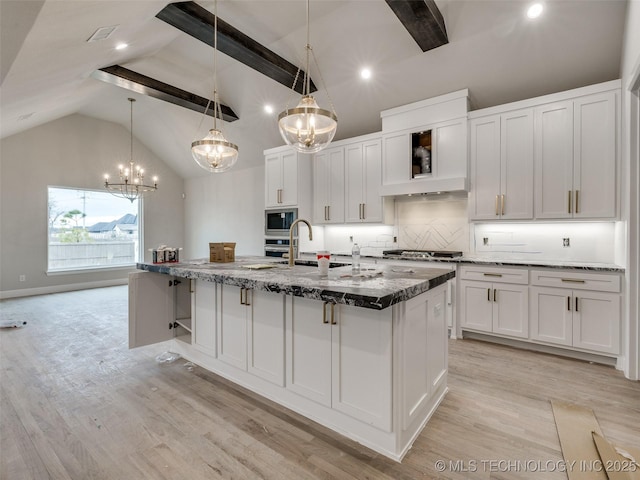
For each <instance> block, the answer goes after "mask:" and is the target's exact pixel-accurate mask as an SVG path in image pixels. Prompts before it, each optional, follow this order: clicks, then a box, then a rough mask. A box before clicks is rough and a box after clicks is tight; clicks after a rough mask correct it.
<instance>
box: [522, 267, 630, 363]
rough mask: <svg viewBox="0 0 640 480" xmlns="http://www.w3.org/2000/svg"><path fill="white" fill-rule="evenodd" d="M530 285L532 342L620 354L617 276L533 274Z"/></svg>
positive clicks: (538, 272)
mask: <svg viewBox="0 0 640 480" xmlns="http://www.w3.org/2000/svg"><path fill="white" fill-rule="evenodd" d="M531 284H532V286H531V290H530V294H531V339H532V340H534V341H538V342H543V343H550V344H556V345H564V346H568V347H573V348H577V349H584V350H591V351H594V352H598V353H605V354H618V353H620V303H621V298H620V294H619V293H618V292H619V291H620V277H619V276H618V275H606V274H597V273H575V272H569V271H564V272H563V271H553V272H546V271H532V272H531ZM563 287H564V288H563Z"/></svg>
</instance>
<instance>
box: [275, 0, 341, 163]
mask: <svg viewBox="0 0 640 480" xmlns="http://www.w3.org/2000/svg"><path fill="white" fill-rule="evenodd" d="M305 50H306V68H305V71H304V77H303V79H302V82H303V84H302V98H301V99H300V103H298V105H297V106H296V107H295V108H287V109H286V110H285V111H283V112H282V113H281V114H280V115H278V128H279V129H280V135H282V138H283V139H284V141H285V142H286V143H287V145H291V146H292V147H293V148H294V149H295V150H296V151H298V152H302V153H315V152H319V151H320V150H322V149H323V148H325V147H326V146H327V145H329V144H330V143H331V140H333V136H334V135H335V134H336V128H337V127H338V117H337V116H336V114H335V109H334V108H333V105H331V111H329V110H325V109H322V108H320V107H319V106H318V104H317V103H316V101H315V99H314V98H313V96H312V95H311V93H310V88H309V87H310V84H311V78H310V76H309V57H310V56H313V62H314V63H315V65H316V68H317V69H318V73H319V72H320V69H319V68H318V62H317V61H316V57H315V55H314V54H313V50H312V48H311V44H310V43H309V0H307V45H306V47H305ZM299 73H300V70H298V74H299ZM298 74H296V78H295V80H294V82H293V87H292V89H293V91H294V92H295V87H296V82H297V81H298ZM319 75H320V80H321V83H322V85H323V87H324V81H322V74H320V73H319ZM324 89H325V91H326V87H324ZM327 96H328V93H327ZM329 103H330V104H331V99H330V98H329Z"/></svg>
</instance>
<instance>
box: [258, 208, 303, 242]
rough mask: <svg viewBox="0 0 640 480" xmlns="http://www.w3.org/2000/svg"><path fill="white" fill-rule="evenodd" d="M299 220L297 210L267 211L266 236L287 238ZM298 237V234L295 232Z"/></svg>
mask: <svg viewBox="0 0 640 480" xmlns="http://www.w3.org/2000/svg"><path fill="white" fill-rule="evenodd" d="M297 219H298V209H297V208H284V209H277V210H265V212H264V233H265V235H276V236H285V235H289V228H291V225H292V224H293V222H295V221H296V220H297ZM294 235H296V232H294Z"/></svg>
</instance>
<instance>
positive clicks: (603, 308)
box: [573, 290, 620, 354]
mask: <svg viewBox="0 0 640 480" xmlns="http://www.w3.org/2000/svg"><path fill="white" fill-rule="evenodd" d="M573 295H574V299H573V306H574V314H573V346H574V347H579V348H586V349H589V350H595V351H597V352H601V353H614V354H617V353H620V295H616V294H613V293H600V292H589V291H579V290H574V291H573Z"/></svg>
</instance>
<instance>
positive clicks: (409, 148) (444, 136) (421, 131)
mask: <svg viewBox="0 0 640 480" xmlns="http://www.w3.org/2000/svg"><path fill="white" fill-rule="evenodd" d="M423 137H428V138H430V139H429V140H428V141H427V143H428V144H429V145H428V146H426V147H422V146H421V145H418V144H419V143H422V142H421V141H420V140H416V138H423ZM414 144H416V145H414ZM421 148H424V149H426V150H428V151H429V152H430V167H428V168H426V167H422V166H421V165H420V161H419V160H418V157H419V155H418V154H416V151H417V150H420V149H421ZM382 162H383V163H382V188H381V192H382V195H404V194H410V193H428V192H439V191H454V190H466V189H467V119H466V117H464V118H460V119H456V120H451V121H447V122H442V123H438V124H434V125H424V126H422V127H418V128H413V129H410V130H404V131H400V132H392V133H385V134H384V135H383V137H382Z"/></svg>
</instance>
